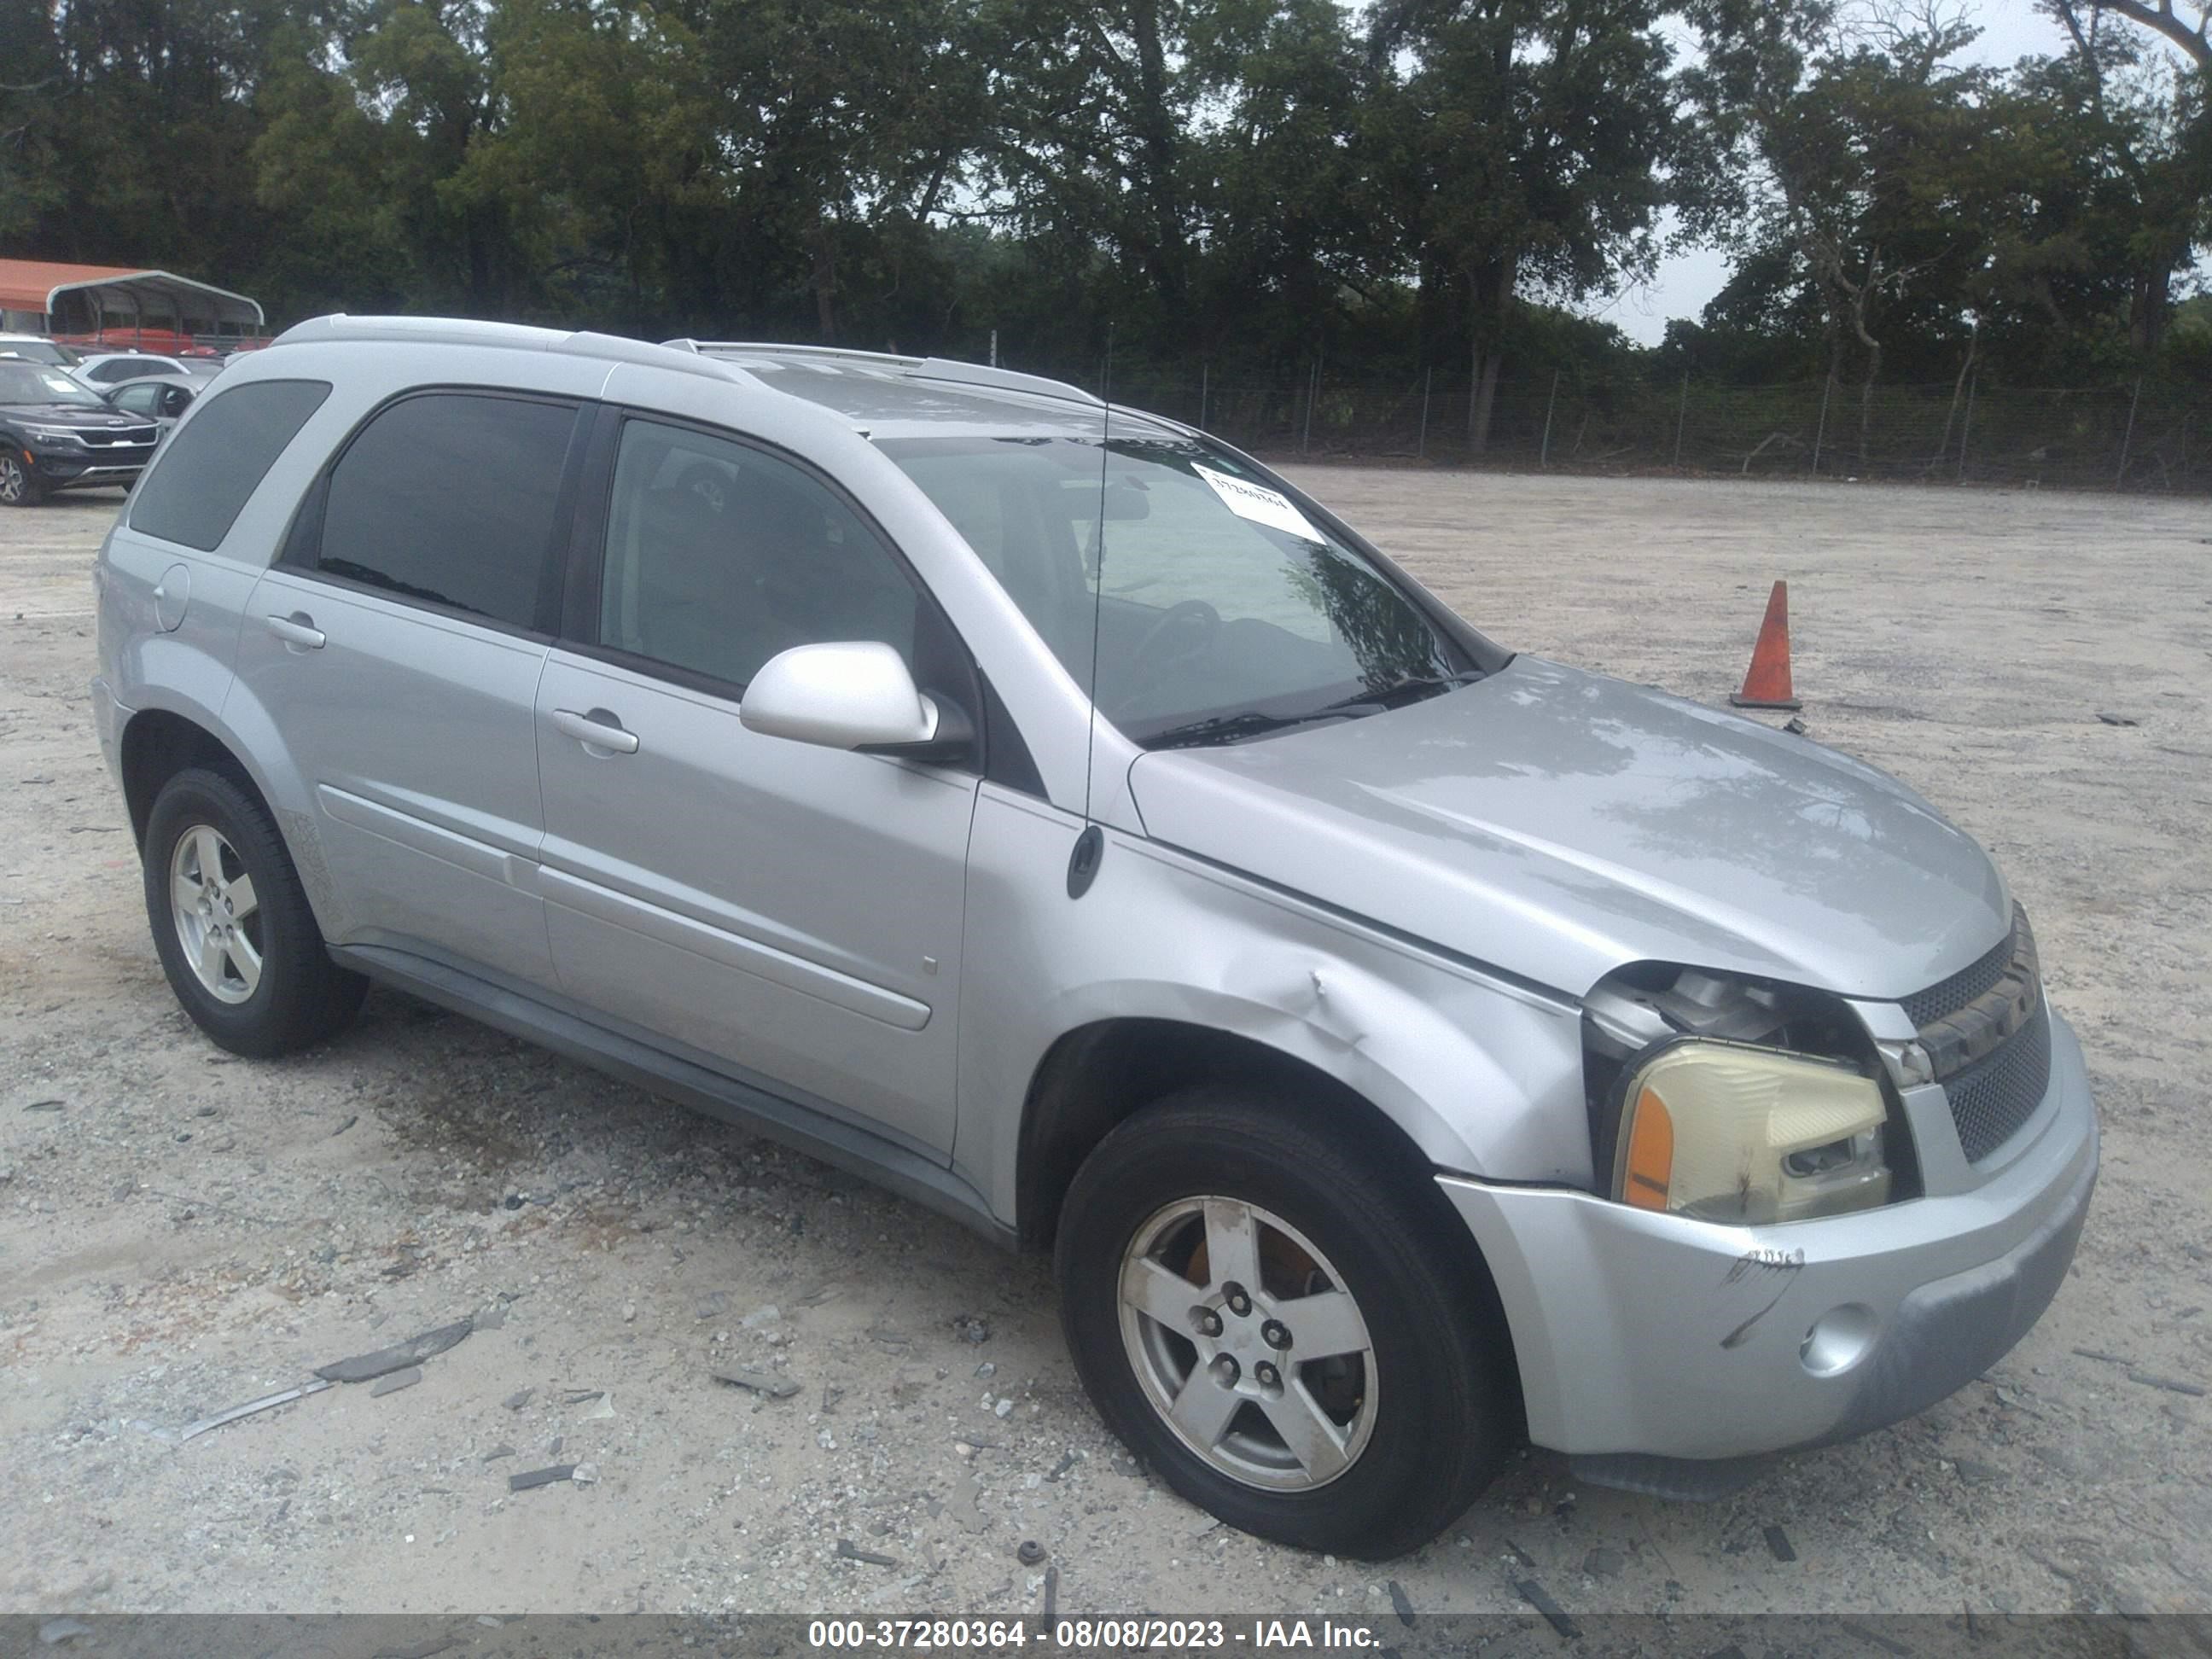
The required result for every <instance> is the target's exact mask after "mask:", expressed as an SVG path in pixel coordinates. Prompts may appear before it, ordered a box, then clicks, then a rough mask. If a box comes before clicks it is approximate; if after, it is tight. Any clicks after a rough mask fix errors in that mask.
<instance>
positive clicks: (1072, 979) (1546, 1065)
mask: <svg viewBox="0 0 2212 1659" xmlns="http://www.w3.org/2000/svg"><path fill="white" fill-rule="evenodd" d="M1081 828H1082V821H1081V820H1080V819H1079V817H1076V816H1075V815H1073V814H1071V813H1067V812H1064V811H1060V810H1059V809H1057V808H1054V807H1052V806H1050V805H1047V804H1045V803H1043V802H1042V801H1037V800H1035V799H1030V798H1028V797H1024V796H1020V795H1016V794H1014V793H1012V792H1008V791H1004V790H1000V789H999V788H997V787H994V786H989V785H987V786H986V787H984V789H983V790H982V792H981V795H980V796H979V799H978V800H977V804H976V812H975V827H974V829H973V832H972V834H971V838H970V843H969V875H968V907H967V924H966V941H965V946H964V949H963V986H962V1006H963V1019H962V1022H961V1055H960V1106H959V1118H958V1127H957V1133H956V1139H955V1143H954V1146H953V1162H954V1168H955V1170H957V1172H958V1173H960V1174H961V1175H963V1176H964V1177H965V1178H966V1179H968V1180H969V1182H972V1183H973V1184H975V1186H976V1187H977V1188H979V1189H980V1190H981V1191H982V1192H983V1193H985V1194H986V1195H987V1197H988V1198H989V1200H990V1201H991V1205H992V1208H993V1212H994V1214H996V1215H997V1216H998V1217H999V1218H1000V1219H1002V1220H1006V1221H1010V1222H1011V1221H1012V1220H1013V1219H1014V1203H1015V1194H1016V1191H1017V1188H1018V1159H1019V1155H1020V1142H1021V1135H1020V1126H1021V1115H1022V1112H1023V1109H1024V1104H1025V1103H1026V1101H1027V1099H1028V1097H1029V1092H1030V1085H1031V1082H1032V1080H1033V1079H1034V1078H1035V1077H1036V1073H1037V1070H1038V1067H1039V1066H1041V1065H1042V1063H1043V1061H1044V1060H1045V1057H1046V1056H1047V1054H1049V1053H1050V1052H1051V1049H1052V1048H1053V1045H1054V1043H1055V1042H1058V1041H1059V1040H1060V1038H1061V1037H1062V1036H1065V1035H1066V1034H1067V1033H1069V1032H1071V1031H1075V1030H1081V1029H1082V1028H1084V1027H1085V1026H1089V1025H1092V1024H1097V1023H1098V1022H1101V1021H1107V1020H1114V1019H1128V1018H1151V1019H1162V1020H1172V1021H1178V1022H1181V1023H1183V1024H1191V1025H1197V1026H1204V1027H1208V1028H1211V1029H1212V1030H1218V1031H1225V1032H1229V1033H1231V1034H1234V1035H1236V1036H1242V1037H1244V1038H1247V1039H1249V1040H1250V1041H1252V1042H1255V1043H1258V1044H1260V1045H1261V1046H1264V1047H1266V1048H1270V1049H1273V1050H1274V1051H1276V1052H1278V1053H1280V1054H1285V1055H1288V1056H1290V1057H1291V1058H1293V1059H1295V1060H1300V1061H1303V1062H1304V1063H1305V1064H1307V1065H1309V1066H1313V1067H1314V1068H1315V1069H1316V1070H1317V1071H1320V1072H1322V1073H1325V1074H1326V1075H1328V1076H1329V1077H1331V1078H1333V1079H1335V1080H1337V1081H1338V1082H1340V1083H1341V1084H1343V1085H1345V1086H1346V1088H1348V1089H1350V1090H1352V1091H1353V1092H1355V1093H1357V1094H1358V1095H1359V1096H1360V1097H1362V1098H1364V1099H1365V1100H1367V1101H1368V1102H1370V1103H1371V1104H1373V1105H1374V1106H1375V1107H1376V1108H1377V1109H1379V1110H1381V1111H1382V1112H1383V1114H1384V1115H1386V1116H1388V1117H1389V1119H1390V1120H1391V1121H1393V1122H1395V1123H1396V1124H1397V1125H1398V1126H1399V1127H1401V1129H1402V1130H1404V1131H1405V1133H1406V1134H1407V1136H1408V1138H1409V1139H1412V1140H1413V1143H1414V1145H1415V1146H1418V1147H1419V1149H1420V1150H1421V1152H1422V1153H1423V1155H1424V1156H1425V1158H1428V1160H1429V1161H1430V1162H1431V1164H1435V1165H1436V1166H1437V1167H1438V1168H1439V1169H1443V1170H1455V1171H1459V1172H1462V1173H1465V1174H1471V1175H1480V1176H1484V1177H1486V1178H1488V1179H1493V1180H1504V1181H1516V1182H1519V1181H1528V1182H1569V1183H1573V1184H1582V1185H1586V1184H1587V1183H1588V1182H1589V1179H1590V1153H1589V1137H1588V1135H1587V1133H1586V1132H1585V1130H1584V1127H1583V1124H1584V1121H1585V1114H1584V1111H1583V1104H1582V1047H1581V1042H1582V1038H1581V1026H1580V1011H1579V1007H1578V1006H1577V1004H1576V1003H1575V1002H1574V1001H1573V1000H1571V999H1568V998H1565V997H1557V998H1554V997H1552V996H1549V995H1547V994H1543V993H1541V992H1539V991H1536V990H1534V989H1532V988H1531V987H1526V986H1522V985H1518V984H1516V983H1514V982H1512V981H1507V980H1504V979H1502V978H1498V977H1495V976H1492V975H1486V974H1485V973H1483V972H1482V971H1481V970H1480V969H1478V968H1476V967H1474V966H1473V965H1471V964H1466V963H1457V962H1454V961H1452V960H1450V959H1449V958H1446V957H1442V956H1440V955H1435V954H1431V953H1429V952H1425V951H1421V950H1419V948H1418V947H1415V946H1413V945H1410V944H1408V943H1407V942H1406V941H1403V940H1399V939H1392V938H1390V937H1389V936H1388V935H1385V934H1383V933H1378V932H1376V931H1375V930H1373V929H1370V928H1368V927H1364V926H1362V925H1361V924H1359V923H1358V922H1357V921H1353V920H1352V919H1349V918H1346V917H1343V916H1340V915H1334V914H1332V913H1330V912H1328V911H1326V910H1324V909H1322V908H1319V907H1316V906H1312V905H1309V904H1305V903H1303V902H1299V901H1297V899H1295V898H1293V897H1291V896H1289V895H1285V894H1282V893H1279V892H1277V891H1275V890H1272V889H1269V888H1267V887H1265V886H1263V885H1261V884H1256V883H1253V882H1249V881H1246V880H1243V879H1242V878H1238V877H1237V876H1236V875H1235V874H1234V873H1233V872H1226V871H1223V870H1221V869H1219V868H1218V867H1216V866H1210V865H1207V864H1206V863H1204V862H1203V861H1201V860H1195V859H1192V858H1189V857H1188V856H1186V855H1184V854H1178V853H1176V852H1174V851H1173V850H1171V849H1167V848H1160V847H1158V846H1157V845H1155V844H1153V843H1151V842H1146V841H1145V840H1143V839H1142V838H1140V837H1138V836H1125V835H1121V834H1109V836H1108V838H1107V844H1106V849H1105V853H1104V855H1103V859H1102V860H1101V863H1100V866H1099V870H1098V874H1097V879H1096V881H1095V882H1094V884H1092V886H1091V889H1090V890H1088V891H1087V892H1085V895H1084V896H1082V897H1081V898H1079V899H1066V898H1062V897H1060V896H1059V895H1060V893H1061V892H1062V890H1063V880H1062V878H1063V875H1064V872H1065V871H1066V865H1067V861H1068V857H1069V854H1070V852H1071V850H1072V848H1073V844H1074V841H1075V837H1076V836H1077V835H1078V834H1079V831H1080V830H1081ZM1040 893H1051V894H1054V899H1053V900H1052V901H1050V902H1040V901H1039V899H1038V897H1037V895H1039V894H1040Z"/></svg>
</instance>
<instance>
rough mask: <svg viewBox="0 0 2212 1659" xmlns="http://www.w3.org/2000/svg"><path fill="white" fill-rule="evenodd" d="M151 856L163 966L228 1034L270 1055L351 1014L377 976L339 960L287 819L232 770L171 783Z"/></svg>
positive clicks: (198, 1011) (197, 772)
mask: <svg viewBox="0 0 2212 1659" xmlns="http://www.w3.org/2000/svg"><path fill="white" fill-rule="evenodd" d="M143 857H144V860H145V878H146V918H147V921H148V922H149V924H150V925H151V926H152V927H153V930H154V948H155V951H156V952H158V953H159V955H160V956H161V969H162V971H163V972H164V973H166V974H167V975H168V978H169V987H170V989H172V990H173V991H174V992H175V993H176V994H177V1000H178V1001H179V1002H180V1003H182V1004H183V1005H184V1007H185V1012H186V1013H188V1014H190V1015H191V1017H192V1019H193V1021H194V1023H195V1024H197V1025H198V1026H199V1028H200V1029H201V1030H204V1031H205V1032H206V1033H207V1034H208V1036H210V1037H212V1038H214V1039H215V1041H216V1042H217V1043H218V1044H219V1045H221V1046H222V1047H223V1048H228V1049H229V1050H230V1051H231V1053H233V1054H247V1055H251V1056H252V1057H254V1058H256V1059H269V1058H271V1057H273V1056H275V1055H278V1054H293V1053H296V1052H297V1051H298V1050H300V1049H301V1048H311V1047H313V1045H314V1044H316V1043H318V1042H322V1041H323V1040H324V1039H325V1038H327V1037H329V1036H333V1035H334V1034H335V1033H337V1031H338V1030H341V1029H343V1027H344V1025H345V1024H347V1022H348V1021H349V1020H351V1019H352V1018H353V1017H354V1014H355V1012H356V1010H358V1009H359V1008H360V1006H361V1001H362V997H363V996H365V995H366V994H368V981H367V980H366V979H364V978H362V975H359V974H355V973H349V972H348V971H347V970H346V969H343V968H341V967H339V966H338V965H337V963H335V962H333V961H331V955H330V951H329V950H328V948H327V947H326V946H325V945H324V943H323V936H322V933H321V932H320V930H319V929H318V928H317V927H316V926H315V917H314V913H313V911H312V910H311V909H309V908H308V907H307V893H306V891H305V890H303V889H302V888H301V885H300V878H299V874H298V872H296V871H295V870H294V868H293V867H292V860H291V856H290V855H289V854H288V853H286V851H285V850H284V842H283V838H282V837H281V836H278V835H277V833H276V825H275V824H274V823H271V822H270V817H269V815H268V812H267V811H265V810H264V808H263V807H262V805H261V804H260V803H259V802H258V801H257V800H256V799H254V798H253V797H252V795H250V794H248V793H246V791H245V790H244V789H242V788H240V787H239V786H238V785H237V784H236V783H235V782H234V781H232V780H231V779H229V778H228V777H225V776H224V775H222V774H221V773H220V772H214V771H210V770H207V769H204V768H198V767H194V768H191V769H188V770H186V771H183V772H179V773H178V774H177V775H176V776H174V777H173V778H171V779H170V780H169V781H168V782H167V783H166V784H164V785H163V786H162V787H161V793H160V794H159V795H157V796H155V799H154V810H153V811H152V812H151V813H149V815H148V817H147V821H146V845H145V849H144V854H143Z"/></svg>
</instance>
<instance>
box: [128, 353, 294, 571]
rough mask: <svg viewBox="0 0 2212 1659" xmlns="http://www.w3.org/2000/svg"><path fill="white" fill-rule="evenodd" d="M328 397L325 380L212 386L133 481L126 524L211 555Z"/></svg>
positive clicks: (274, 381)
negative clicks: (143, 473) (223, 387)
mask: <svg viewBox="0 0 2212 1659" xmlns="http://www.w3.org/2000/svg"><path fill="white" fill-rule="evenodd" d="M330 395H331V386H330V382H329V381H327V380H254V381H252V382H249V383H248V384H246V385H245V386H232V387H229V388H228V390H226V391H222V392H216V394H215V395H214V396H213V397H211V398H208V399H207V400H206V404H205V407H204V408H202V409H201V410H200V411H199V412H198V413H197V415H195V416H193V417H192V419H191V421H190V422H188V423H187V424H185V425H184V426H182V427H179V428H178V429H177V432H176V435H175V436H173V438H171V439H170V440H169V443H168V447H167V448H166V449H164V450H163V451H162V452H161V457H160V459H158V460H156V461H155V464H154V470H153V471H151V472H149V473H148V474H147V475H146V479H145V482H144V483H141V484H140V485H139V486H138V494H137V496H136V497H135V498H133V500H132V501H131V528H132V529H133V530H136V531H139V532H143V533H144V534H146V535H149V536H156V537H159V538H161V540H163V541H165V542H176V543H179V544H182V545H183V546H185V547H196V548H197V549H199V550H200V551H201V552H203V553H212V552H213V551H215V550H216V548H217V547H218V546H220V545H221V544H222V538H224V537H225V536H228V534H229V533H230V526H232V525H233V524H234V523H235V522H236V521H237V519H238V514H239V509H240V508H241V507H244V506H245V505H246V497H247V496H249V495H252V493H253V492H254V490H255V489H257V488H258V486H259V485H260V483H261V480H262V479H263V478H264V477H267V476H268V472H269V469H270V467H271V466H273V465H276V458H277V457H278V456H279V455H281V454H283V453H284V447H285V446H286V445H287V444H289V443H290V442H291V441H292V440H293V439H295V438H296V437H297V436H299V435H300V428H301V427H303V426H305V425H306V424H307V417H308V416H310V415H313V413H314V412H315V411H316V410H318V409H320V408H321V407H322V406H323V399H324V398H327V397H329V396H330Z"/></svg>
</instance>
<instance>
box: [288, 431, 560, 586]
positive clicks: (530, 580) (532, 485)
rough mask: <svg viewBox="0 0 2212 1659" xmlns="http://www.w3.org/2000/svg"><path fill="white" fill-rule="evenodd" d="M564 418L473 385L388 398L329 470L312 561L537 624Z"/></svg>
mask: <svg viewBox="0 0 2212 1659" xmlns="http://www.w3.org/2000/svg"><path fill="white" fill-rule="evenodd" d="M575 426H576V410H575V408H574V405H572V404H556V403H543V402H537V401H532V400H528V399H524V398H503V397H494V396H489V395H485V394H482V393H476V392H428V393H424V394H422V395H419V396H416V397H411V398H404V399H403V400H402V401H400V402H398V403H396V404H392V405H391V406H390V407H389V408H387V409H386V410H384V411H383V412H382V413H381V414H379V415H377V416H375V417H374V418H373V419H372V420H371V421H370V422H369V423H368V425H367V426H365V427H363V428H362V429H361V432H360V433H359V434H358V435H356V437H355V439H354V441H352V442H351V443H350V444H349V445H348V446H347V447H346V450H345V453H343V455H341V456H340V457H339V458H338V463H337V466H335V467H334V468H332V469H331V476H330V484H329V492H328V495H327V496H326V498H325V505H324V508H323V525H322V534H321V537H320V544H319V550H318V551H317V554H316V556H315V559H314V565H315V568H317V569H318V570H319V571H321V572H323V573H324V574H326V575H331V576H342V577H344V578H346V579H347V580H350V581H356V582H360V583H362V584H363V585H364V586H369V587H374V588H379V589H381V590H383V591H385V592H391V593H395V594H398V595H400V596H402V597H404V598H410V599H423V600H427V601H428V602H430V603H432V604H436V605H449V606H451V607H453V609H455V610H457V611H466V612H469V613H470V614H471V615H475V616H480V617H489V618H490V619H491V620H493V621H495V622H501V623H507V624H508V625H509V626H511V627H514V628H525V629H534V628H537V627H538V626H539V625H540V622H541V617H540V603H541V599H542V597H543V596H544V594H545V593H546V591H547V586H548V582H549V578H550V574H551V571H552V568H553V567H552V540H553V531H554V526H555V524H556V520H557V518H558V515H559V513H560V508H561V495H562V491H561V484H562V474H563V472H564V471H565V462H566V460H567V457H568V443H569V440H570V437H571V435H573V434H574V430H575Z"/></svg>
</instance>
